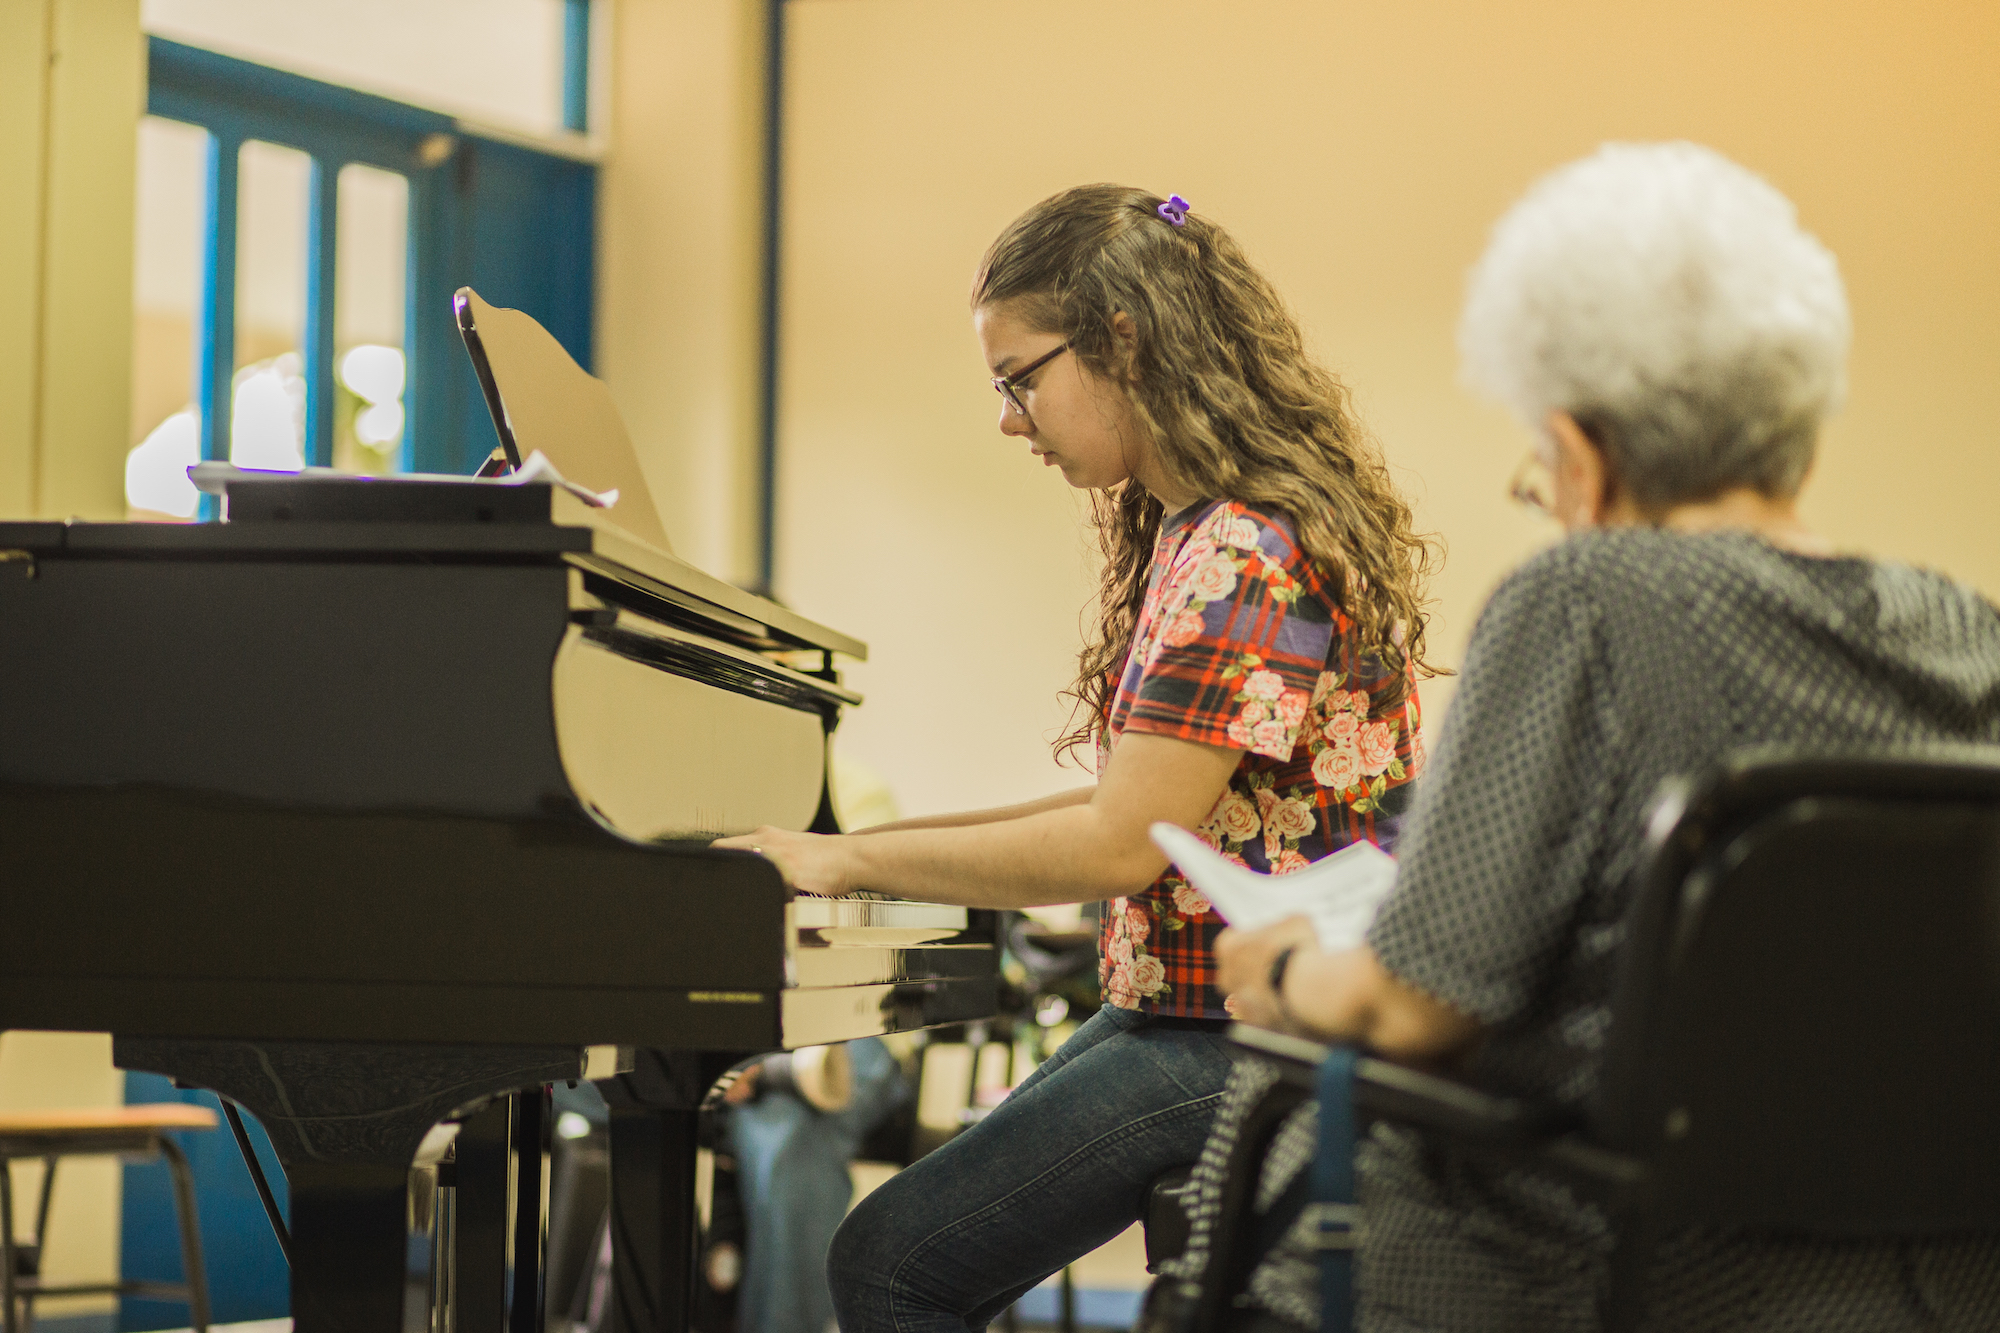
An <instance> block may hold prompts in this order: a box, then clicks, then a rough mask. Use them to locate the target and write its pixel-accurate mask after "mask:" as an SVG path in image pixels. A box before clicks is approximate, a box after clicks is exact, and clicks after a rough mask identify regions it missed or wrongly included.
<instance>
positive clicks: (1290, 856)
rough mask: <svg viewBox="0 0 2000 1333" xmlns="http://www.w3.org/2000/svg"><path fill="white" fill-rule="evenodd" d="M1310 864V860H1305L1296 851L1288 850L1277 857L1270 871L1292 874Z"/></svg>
mask: <svg viewBox="0 0 2000 1333" xmlns="http://www.w3.org/2000/svg"><path fill="white" fill-rule="evenodd" d="M1311 864H1312V862H1310V861H1308V860H1306V858H1305V857H1304V856H1302V855H1300V854H1299V853H1298V852H1291V851H1288V852H1286V853H1285V854H1284V855H1283V856H1280V857H1279V858H1278V863H1277V864H1276V865H1274V866H1272V867H1271V873H1272V874H1274V875H1292V874H1296V873H1298V872H1299V871H1301V870H1304V869H1305V868H1306V867H1307V866H1309V865H1311Z"/></svg>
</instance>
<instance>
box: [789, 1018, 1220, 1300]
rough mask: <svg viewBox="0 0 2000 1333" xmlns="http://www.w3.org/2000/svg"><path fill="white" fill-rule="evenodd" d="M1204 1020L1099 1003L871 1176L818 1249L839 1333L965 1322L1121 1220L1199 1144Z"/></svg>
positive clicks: (1210, 1065) (1208, 1052)
mask: <svg viewBox="0 0 2000 1333" xmlns="http://www.w3.org/2000/svg"><path fill="white" fill-rule="evenodd" d="M1228 1073H1229V1056H1228V1052H1227V1049H1226V1044H1225V1042H1224V1041H1223V1039H1222V1037H1221V1035H1220V1034H1219V1033H1215V1032H1211V1031H1205V1030H1190V1029H1186V1028H1163V1027H1159V1026H1156V1025H1153V1024H1151V1023H1150V1022H1149V1021H1148V1020H1147V1019H1146V1017H1145V1016H1144V1015H1141V1014H1136V1013H1132V1012H1129V1011H1125V1010H1118V1009H1106V1010H1104V1011H1102V1012H1100V1013H1099V1014H1097V1015H1096V1016H1094V1017H1092V1018H1091V1020H1090V1021H1089V1022H1088V1023H1086V1024H1084V1026H1083V1027H1082V1029H1080V1030H1079V1031H1078V1032H1077V1034H1076V1036H1075V1037H1073V1038H1071V1040H1070V1041H1068V1042H1066V1043H1065V1044H1064V1046H1063V1048H1062V1049H1061V1050H1060V1051H1058V1052H1056V1054H1055V1055H1053V1056H1051V1057H1050V1058H1049V1060H1048V1061H1047V1062H1045V1063H1044V1064H1043V1065H1042V1067H1041V1068H1040V1069H1038V1070H1037V1071H1036V1072H1035V1073H1034V1074H1033V1075H1032V1076H1031V1077H1030V1078H1029V1079H1028V1081H1027V1082H1025V1083H1023V1084H1022V1085H1021V1086H1020V1087H1019V1088H1018V1089H1016V1090H1015V1092H1014V1093H1013V1095H1012V1096H1010V1097H1008V1098H1007V1100H1006V1101H1004V1102H1002V1103H1001V1104H1000V1105H999V1106H998V1107H996V1108H995V1109H994V1110H993V1112H992V1113H991V1114H990V1115H988V1116H987V1117H986V1118H985V1119H984V1120H982V1121H980V1122H979V1123H978V1124H977V1125H975V1126H973V1127H972V1128H971V1129H969V1130H967V1131H965V1132H964V1133H962V1134H960V1135H958V1136H957V1137H956V1138H954V1139H952V1140H951V1141H950V1142H949V1143H947V1144H945V1145H944V1146H943V1147H942V1148H940V1149H938V1150H937V1151H936V1152H934V1153H932V1154H930V1155H929V1156H928V1157H925V1158H924V1159H923V1160H922V1161H920V1162H918V1163H917V1164H916V1165H915V1166H912V1167H910V1168H909V1169H908V1170H906V1171H903V1172H901V1173H900V1174H898V1175H897V1176H896V1177H895V1178H893V1179H892V1180H890V1181H889V1182H888V1183H886V1184H884V1185H883V1186H882V1187H881V1188H879V1189H877V1190H876V1191H875V1192H874V1193H873V1194H871V1195H869V1197H868V1198H867V1199H865V1200H863V1201H862V1202H861V1204H860V1205H859V1206H858V1207H857V1208H856V1209H855V1210H854V1211H853V1212H852V1213H851V1214H849V1216H848V1218H847V1220H846V1222H844V1223H843V1224H842V1225H841V1228H840V1231H839V1232H838V1234H836V1235H835V1237H834V1243H833V1249H832V1251H831V1253H830V1255H829V1256H828V1261H827V1269H828V1277H829V1279H830V1280H831V1283H832V1286H833V1296H834V1307H835V1312H836V1314H837V1315H838V1317H839V1320H840V1327H841V1329H842V1330H843V1333H966V1330H976V1329H980V1328H984V1327H985V1326H986V1323H987V1321H988V1320H990V1319H992V1318H993V1317H994V1316H995V1315H997V1314H998V1313H999V1312H1000V1311H1002V1310H1004V1309H1005V1308H1006V1307H1007V1306H1008V1305H1009V1304H1010V1303H1011V1302H1013V1301H1014V1300H1015V1299H1017V1298H1018V1297H1019V1296H1020V1295H1021V1293H1022V1292H1024V1291H1026V1290H1027V1289H1028V1288H1030V1287H1032V1286H1034V1285H1035V1284H1036V1283H1037V1282H1039V1281H1041V1280H1042V1279H1043V1278H1045V1277H1047V1276H1048V1275H1049V1274H1051V1273H1054V1272H1056V1271H1057V1270H1059V1269H1060V1268H1062V1266H1063V1265H1064V1264H1066V1263H1069V1262H1070V1261H1071V1260H1073V1259H1075V1258H1077V1257H1079V1256H1081V1255H1083V1254H1086V1253H1088V1252H1089V1251H1090V1250H1092V1249H1094V1248H1096V1247H1097V1246H1098V1245H1101V1244H1103V1243H1104V1242H1105V1241H1107V1240H1109V1239H1111V1238H1112V1237H1113V1236H1115V1235H1117V1234H1118V1233H1119V1232H1120V1231H1123V1230H1124V1229H1125V1228H1126V1227H1128V1226H1130V1225H1131V1224H1132V1223H1133V1222H1134V1221H1136V1220H1137V1219H1138V1218H1139V1216H1140V1214H1141V1212H1142V1210H1143V1208H1144V1206H1145V1199H1146V1191H1147V1188H1148V1186H1149V1185H1150V1184H1151V1182H1152V1181H1153V1179H1154V1177H1156V1176H1158V1175H1159V1174H1160V1173H1161V1172H1163V1171H1165V1170H1167V1169H1169V1168H1170V1167H1174V1166H1180V1165H1184V1164H1186V1163H1189V1162H1192V1161H1194V1160H1195V1158H1196V1157H1197V1156H1199V1155H1200V1153H1201V1145H1202V1142H1203V1140H1204V1139H1205V1138H1206V1136H1207V1133H1208V1128H1209V1124H1210V1122H1211V1121H1212V1120H1213V1119H1214V1115H1215V1109H1216V1106H1217V1104H1218V1103H1219V1102H1220V1100H1221V1096H1222V1087H1223V1084H1224V1082H1225V1081H1226V1080H1227V1078H1228Z"/></svg>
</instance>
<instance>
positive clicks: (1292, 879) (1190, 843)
mask: <svg viewBox="0 0 2000 1333" xmlns="http://www.w3.org/2000/svg"><path fill="white" fill-rule="evenodd" d="M1151 833H1152V837H1153V844H1154V846H1156V847H1158V848H1159V849H1160V850H1161V851H1163V852H1165V853H1166V854H1167V856H1168V857H1169V858H1170V859H1171V860H1172V861H1173V863H1174V864H1175V865H1177V866H1179V867H1180V869H1181V873H1182V874H1184V875H1186V876H1187V880H1188V883H1189V884H1192V885H1193V886H1194V887H1195V888H1196V889H1199V890H1200V891H1201V894H1202V896H1203V897H1205V898H1207V899H1208V900H1209V902H1211V903H1213V904H1214V905H1215V910H1216V911H1217V913H1219V914H1220V915H1221V917H1222V919H1223V920H1224V921H1227V922H1228V923H1229V924H1230V925H1232V926H1236V927H1238V928H1239V929H1243V930H1256V929H1258V928H1259V927H1261V926H1268V925H1271V924H1273V923H1275V922H1278V921H1283V920H1284V919H1285V918H1286V917H1290V916H1304V917H1306V918H1308V919H1309V920H1311V922H1312V923H1313V930H1314V933H1316V934H1317V935H1318V936H1319V944H1320V947H1321V948H1322V949H1326V950H1329V951H1331V950H1335V949H1352V948H1355V947H1357V946H1359V945H1360V944H1361V942H1362V940H1363V938H1364V937H1365V936H1366V935H1367V933H1368V925H1369V923H1370V922H1371V921H1373V920H1374V919H1375V909H1376V908H1378V907H1380V906H1381V905H1382V900H1383V899H1384V898H1387V897H1388V896H1389V891H1390V890H1391V889H1393V888H1395V887H1396V859H1395V858H1394V857H1392V856H1390V855H1389V854H1388V853H1387V852H1385V851H1383V850H1382V849H1381V848H1380V847H1377V846H1376V845H1375V844H1374V843H1372V842H1357V843H1355V844H1354V845H1353V846H1351V847H1343V848H1341V849H1340V850H1339V851H1337V852H1335V853H1334V854H1333V855H1331V856H1327V857H1322V858H1321V859H1319V860H1317V861H1315V862H1313V863H1312V864H1311V865H1310V866H1307V867H1306V868H1305V869H1304V870H1298V871H1294V872H1293V873H1291V874H1289V875H1260V874H1258V873H1257V872H1256V871H1254V870H1252V869H1250V868H1249V867H1248V866H1240V865H1237V864H1236V863H1235V862H1234V861H1229V860H1225V859H1224V858H1223V856H1222V854H1221V853H1220V852H1218V851H1216V850H1215V849H1214V848H1212V847H1210V846H1209V845H1208V844H1207V843H1205V842H1203V841H1202V840H1201V839H1200V838H1197V837H1196V836H1195V835H1194V834H1192V833H1190V832H1188V831H1187V830H1186V829H1184V828H1181V827H1179V826H1178V825H1175V824H1168V823H1158V824H1154V825H1153V826H1152V829H1151Z"/></svg>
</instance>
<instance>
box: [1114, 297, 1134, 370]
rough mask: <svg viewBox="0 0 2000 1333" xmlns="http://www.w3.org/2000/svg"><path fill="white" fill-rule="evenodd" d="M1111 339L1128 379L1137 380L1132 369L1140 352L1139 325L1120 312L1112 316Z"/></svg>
mask: <svg viewBox="0 0 2000 1333" xmlns="http://www.w3.org/2000/svg"><path fill="white" fill-rule="evenodd" d="M1111 339H1112V342H1113V343H1114V344H1116V346H1117V348H1118V364H1119V365H1121V366H1123V367H1125V377H1126V378H1127V379H1134V378H1137V376H1136V373H1135V372H1134V370H1133V369H1132V367H1133V363H1134V362H1135V361H1136V360H1137V358H1138V352H1139V325H1138V323H1137V321H1135V320H1134V319H1133V318H1132V316H1131V315H1129V314H1127V313H1126V312H1125V311H1123V310H1120V311H1117V312H1115V313H1114V314H1113V315H1112V316H1111Z"/></svg>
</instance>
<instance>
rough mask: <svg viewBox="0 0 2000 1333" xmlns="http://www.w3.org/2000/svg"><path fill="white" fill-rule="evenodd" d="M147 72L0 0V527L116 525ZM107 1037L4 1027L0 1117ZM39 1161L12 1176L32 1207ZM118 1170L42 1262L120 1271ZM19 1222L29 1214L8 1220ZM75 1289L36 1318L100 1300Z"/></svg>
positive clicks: (103, 11) (77, 22) (11, 0)
mask: <svg viewBox="0 0 2000 1333" xmlns="http://www.w3.org/2000/svg"><path fill="white" fill-rule="evenodd" d="M144 81H145V66H144V62H143V58H142V48H141V46H140V37H139V10H138V3H137V0H6V3H0V520H4V519H12V518H28V517H55V518H60V517H67V516H68V515H71V514H83V515H87V516H89V517H93V518H115V517H121V516H122V515H123V514H124V512H125V499H124V464H125V450H126V448H127V443H126V439H125V433H126V429H127V424H126V414H127V410H128V409H127V403H128V399H129V393H130V380H131V343H132V334H131V329H132V190H133V146H134V138H135V127H136V125H137V122H138V117H139V108H140V106H141V105H142V104H143V102H144ZM123 1088H124V1083H123V1078H122V1076H121V1075H120V1074H119V1073H118V1072H117V1071H116V1070H115V1069H113V1068H112V1067H111V1043H110V1041H109V1039H107V1038H104V1037H101V1036H91V1035H81V1034H76V1033H47V1032H9V1033H7V1034H5V1035H4V1036H0V1109H5V1110H25V1109H31V1108H40V1107H47V1106H90V1105H109V1104H114V1103H116V1102H118V1101H120V1100H122V1098H123ZM39 1180H40V1168H39V1167H38V1166H30V1165H28V1164H21V1165H17V1166H16V1167H15V1168H14V1183H15V1185H16V1187H17V1188H18V1189H20V1190H22V1191H23V1193H21V1194H17V1195H16V1198H17V1199H21V1198H25V1199H28V1200H32V1199H33V1198H34V1195H33V1193H32V1192H31V1191H32V1190H34V1189H35V1188H36V1186H37V1184H38V1182H39ZM118 1185H119V1178H118V1165H117V1163H116V1162H115V1161H111V1160H109V1159H105V1160H97V1161H81V1160H80V1161H78V1162H76V1163H74V1164H70V1165H66V1166H65V1167H64V1168H63V1173H62V1178H61V1186H60V1188H59V1189H58V1190H57V1193H56V1205H55V1210H54V1215H53V1217H52V1218H51V1220H50V1230H51V1237H52V1244H51V1246H50V1251H49V1258H48V1263H49V1268H48V1269H47V1270H46V1271H47V1272H48V1273H49V1275H50V1276H51V1277H53V1278H56V1279H58V1280H62V1281H90V1280H96V1281H103V1280H107V1279H109V1278H111V1277H113V1276H115V1275H116V1274H117V1271H118ZM17 1221H18V1224H19V1225H20V1226H21V1227H22V1228H23V1229H24V1230H25V1229H27V1228H31V1227H32V1225H33V1216H32V1206H30V1207H28V1208H25V1209H23V1211H22V1212H21V1213H19V1214H17ZM110 1305H111V1301H110V1300H109V1299H108V1298H103V1297H87V1298H80V1299H71V1300H67V1301H51V1302H48V1308H47V1310H46V1313H48V1314H52V1315H53V1314H62V1313H65V1312H73V1311H75V1310H77V1309H80V1308H81V1309H108V1308H109V1307H110Z"/></svg>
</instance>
